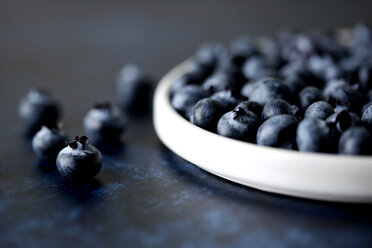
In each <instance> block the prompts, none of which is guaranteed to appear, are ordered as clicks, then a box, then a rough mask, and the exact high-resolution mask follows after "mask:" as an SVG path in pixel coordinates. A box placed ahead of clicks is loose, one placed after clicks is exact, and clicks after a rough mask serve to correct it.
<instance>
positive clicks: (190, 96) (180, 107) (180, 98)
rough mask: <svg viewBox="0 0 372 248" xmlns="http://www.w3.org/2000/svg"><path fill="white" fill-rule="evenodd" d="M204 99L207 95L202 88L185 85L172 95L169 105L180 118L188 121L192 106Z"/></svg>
mask: <svg viewBox="0 0 372 248" xmlns="http://www.w3.org/2000/svg"><path fill="white" fill-rule="evenodd" d="M206 97H208V93H207V91H205V90H204V89H203V88H202V87H200V86H198V85H187V86H185V87H182V88H181V89H179V90H178V91H176V92H175V93H174V95H173V96H172V100H171V104H172V107H173V108H174V109H175V110H177V111H178V112H179V113H180V114H181V115H182V116H184V117H185V118H187V119H190V117H191V115H192V112H193V108H194V105H195V104H196V103H197V102H198V101H199V100H201V99H203V98H206Z"/></svg>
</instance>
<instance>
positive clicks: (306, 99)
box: [298, 86, 322, 109]
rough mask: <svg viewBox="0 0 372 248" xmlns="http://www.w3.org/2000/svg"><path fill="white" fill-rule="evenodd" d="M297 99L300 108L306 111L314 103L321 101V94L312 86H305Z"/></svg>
mask: <svg viewBox="0 0 372 248" xmlns="http://www.w3.org/2000/svg"><path fill="white" fill-rule="evenodd" d="M298 97H299V100H300V106H301V108H302V109H307V108H308V107H309V106H310V105H311V104H313V103H314V102H318V101H321V100H322V92H321V91H320V90H319V89H318V88H316V87H314V86H307V87H305V88H303V89H302V90H301V91H300V93H299V96H298Z"/></svg>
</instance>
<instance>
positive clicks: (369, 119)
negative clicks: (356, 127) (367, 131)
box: [361, 105, 372, 127]
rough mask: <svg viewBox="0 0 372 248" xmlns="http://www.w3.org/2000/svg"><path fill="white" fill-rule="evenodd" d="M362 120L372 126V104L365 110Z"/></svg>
mask: <svg viewBox="0 0 372 248" xmlns="http://www.w3.org/2000/svg"><path fill="white" fill-rule="evenodd" d="M361 120H362V121H363V122H365V123H366V124H367V125H368V126H370V127H372V105H370V106H369V107H367V108H366V109H365V110H364V112H363V115H362V118H361Z"/></svg>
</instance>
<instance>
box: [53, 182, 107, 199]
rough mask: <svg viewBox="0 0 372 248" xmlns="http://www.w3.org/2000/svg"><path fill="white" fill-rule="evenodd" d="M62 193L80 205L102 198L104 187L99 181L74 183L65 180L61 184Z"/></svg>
mask: <svg viewBox="0 0 372 248" xmlns="http://www.w3.org/2000/svg"><path fill="white" fill-rule="evenodd" d="M59 189H60V192H61V193H62V194H63V195H65V196H67V197H68V198H70V199H71V200H73V201H76V202H80V203H92V202H94V201H98V200H99V199H100V198H101V196H102V191H103V186H102V184H101V182H100V181H99V180H98V179H95V178H93V179H90V180H88V181H85V182H74V181H70V180H67V179H63V180H62V181H61V182H60V183H59Z"/></svg>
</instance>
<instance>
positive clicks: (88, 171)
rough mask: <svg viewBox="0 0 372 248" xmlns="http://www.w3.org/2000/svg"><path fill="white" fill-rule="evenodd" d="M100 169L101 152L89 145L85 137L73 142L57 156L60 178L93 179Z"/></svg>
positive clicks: (76, 138) (77, 138)
mask: <svg viewBox="0 0 372 248" xmlns="http://www.w3.org/2000/svg"><path fill="white" fill-rule="evenodd" d="M101 168H102V155H101V152H100V151H99V150H98V149H97V148H95V147H94V146H92V145H90V144H89V139H88V138H87V137H85V136H82V137H78V136H76V137H75V140H74V141H72V142H71V143H69V144H68V146H66V147H65V148H64V149H63V150H61V151H60V152H59V154H58V156H57V169H58V171H59V172H60V173H61V175H62V176H64V177H66V178H68V179H71V180H76V181H85V180H89V179H91V178H93V177H95V176H96V175H97V174H98V173H99V171H100V170H101Z"/></svg>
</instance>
